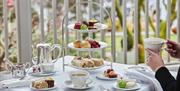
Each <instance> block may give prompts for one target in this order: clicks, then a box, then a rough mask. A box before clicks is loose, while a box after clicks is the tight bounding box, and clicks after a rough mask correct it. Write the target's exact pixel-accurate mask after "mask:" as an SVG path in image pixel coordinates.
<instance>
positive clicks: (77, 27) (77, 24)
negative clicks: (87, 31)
mask: <svg viewBox="0 0 180 91" xmlns="http://www.w3.org/2000/svg"><path fill="white" fill-rule="evenodd" d="M81 25H82V24H81V23H80V22H77V23H75V25H74V29H80V28H81Z"/></svg>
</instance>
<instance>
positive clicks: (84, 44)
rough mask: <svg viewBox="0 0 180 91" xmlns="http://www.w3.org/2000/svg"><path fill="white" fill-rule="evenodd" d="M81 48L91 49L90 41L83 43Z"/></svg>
mask: <svg viewBox="0 0 180 91" xmlns="http://www.w3.org/2000/svg"><path fill="white" fill-rule="evenodd" d="M81 48H91V44H90V43H89V42H88V41H82V42H81Z"/></svg>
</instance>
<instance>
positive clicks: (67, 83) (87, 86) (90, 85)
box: [64, 79, 94, 90]
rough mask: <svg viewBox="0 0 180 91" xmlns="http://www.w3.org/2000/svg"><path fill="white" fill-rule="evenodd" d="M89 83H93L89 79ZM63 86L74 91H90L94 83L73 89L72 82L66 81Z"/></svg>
mask: <svg viewBox="0 0 180 91" xmlns="http://www.w3.org/2000/svg"><path fill="white" fill-rule="evenodd" d="M89 81H93V80H91V79H89ZM64 83H65V86H66V87H67V88H70V89H75V90H84V89H90V88H92V87H93V86H94V82H92V83H90V84H88V85H85V86H84V87H75V86H74V85H73V84H72V81H71V80H66V81H65V82H64Z"/></svg>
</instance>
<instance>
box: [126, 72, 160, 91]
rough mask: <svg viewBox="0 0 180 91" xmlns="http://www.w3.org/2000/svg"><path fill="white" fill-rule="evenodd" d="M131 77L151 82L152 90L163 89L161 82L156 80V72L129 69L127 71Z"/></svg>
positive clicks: (158, 90) (143, 81)
mask: <svg viewBox="0 0 180 91" xmlns="http://www.w3.org/2000/svg"><path fill="white" fill-rule="evenodd" d="M125 74H126V75H127V76H128V77H129V78H132V79H136V80H137V81H140V82H142V83H146V84H151V90H152V91H163V89H162V87H161V85H160V83H159V82H158V81H157V80H156V78H155V76H154V73H153V72H152V71H149V70H145V69H143V70H137V69H128V70H126V73H125Z"/></svg>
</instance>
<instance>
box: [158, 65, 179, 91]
mask: <svg viewBox="0 0 180 91" xmlns="http://www.w3.org/2000/svg"><path fill="white" fill-rule="evenodd" d="M179 73H180V71H178V75H177V80H175V78H174V77H173V76H172V75H171V74H170V72H169V70H168V69H167V68H166V67H161V68H159V69H158V70H157V72H156V74H155V77H156V79H157V80H158V81H159V82H160V84H161V86H162V88H163V90H164V91H180V89H179V87H178V86H179V84H178V81H179V76H180V75H179Z"/></svg>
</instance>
